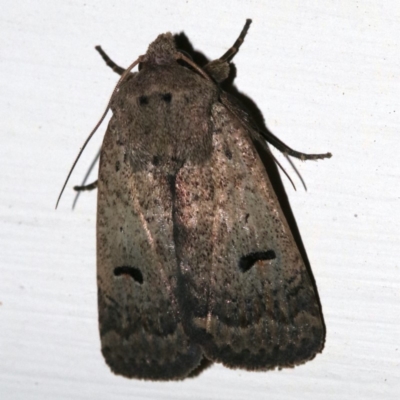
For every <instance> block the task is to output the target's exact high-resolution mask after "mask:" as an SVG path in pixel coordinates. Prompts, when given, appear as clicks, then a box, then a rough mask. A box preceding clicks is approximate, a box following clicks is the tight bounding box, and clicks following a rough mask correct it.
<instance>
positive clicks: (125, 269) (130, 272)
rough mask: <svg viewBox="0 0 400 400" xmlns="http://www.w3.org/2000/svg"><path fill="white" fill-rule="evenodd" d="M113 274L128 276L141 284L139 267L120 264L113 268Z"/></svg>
mask: <svg viewBox="0 0 400 400" xmlns="http://www.w3.org/2000/svg"><path fill="white" fill-rule="evenodd" d="M114 275H115V276H121V275H125V276H130V277H131V278H132V279H133V280H134V281H135V282H137V283H140V284H142V283H143V275H142V273H141V271H140V269H138V268H135V267H129V266H122V267H117V268H114Z"/></svg>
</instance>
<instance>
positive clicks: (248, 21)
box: [219, 19, 251, 62]
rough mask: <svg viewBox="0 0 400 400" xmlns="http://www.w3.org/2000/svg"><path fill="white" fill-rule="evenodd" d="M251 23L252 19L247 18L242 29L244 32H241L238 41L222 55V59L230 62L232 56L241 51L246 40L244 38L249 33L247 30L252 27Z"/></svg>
mask: <svg viewBox="0 0 400 400" xmlns="http://www.w3.org/2000/svg"><path fill="white" fill-rule="evenodd" d="M250 24H251V19H246V23H245V25H244V27H243V29H242V32H240V35H239V37H238V38H237V39H236V42H235V43H234V44H233V46H232V47H231V48H230V49H229V50H228V51H227V52H226V53H225V54H224V55H223V56H222V57H220V58H219V60H220V61H224V62H228V61H230V60H232V58H233V57H234V56H235V55H236V53H237V52H238V51H239V48H240V46H241V45H242V43H243V42H244V38H245V37H246V35H247V32H248V30H249V28H250Z"/></svg>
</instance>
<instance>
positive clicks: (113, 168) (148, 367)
mask: <svg viewBox="0 0 400 400" xmlns="http://www.w3.org/2000/svg"><path fill="white" fill-rule="evenodd" d="M114 124H115V121H114V120H113V119H112V120H111V122H110V125H109V128H108V131H107V133H106V136H105V138H104V143H103V147H102V153H101V160H100V171H99V188H98V216H97V277H98V302H99V323H100V335H101V344H102V352H103V355H104V357H105V359H106V362H107V364H108V365H109V366H110V367H111V369H112V370H113V371H114V372H115V373H117V374H121V375H124V376H127V377H135V378H141V379H152V380H169V379H182V378H184V377H186V376H187V375H188V374H189V373H190V372H191V371H192V370H193V369H194V368H196V367H197V366H198V364H199V363H200V360H201V357H202V354H201V349H200V348H199V346H197V345H196V344H194V343H193V342H192V341H191V340H190V339H189V338H188V337H187V336H186V334H185V333H184V331H183V327H182V323H181V320H180V316H179V310H178V304H177V301H176V298H175V291H176V285H177V282H176V275H177V261H176V256H175V244H174V239H173V223H172V216H171V213H172V203H171V189H170V185H169V182H168V181H167V179H166V178H165V177H164V178H163V177H161V176H159V175H158V176H157V174H154V173H152V172H151V171H150V172H149V171H147V172H146V171H139V172H135V173H134V172H132V168H131V166H130V163H129V160H127V157H126V156H125V151H126V146H125V138H123V137H120V136H119V131H118V130H117V129H115V128H114Z"/></svg>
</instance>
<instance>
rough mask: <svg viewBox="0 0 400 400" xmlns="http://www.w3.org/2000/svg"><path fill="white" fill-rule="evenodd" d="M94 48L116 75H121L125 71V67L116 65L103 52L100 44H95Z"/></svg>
mask: <svg viewBox="0 0 400 400" xmlns="http://www.w3.org/2000/svg"><path fill="white" fill-rule="evenodd" d="M95 49H96V50H97V51H98V52H99V53H100V55H101V58H102V59H103V60H104V61H105V63H106V64H107V65H108V66H109V67H110V68H111V69H112V70H113V71H114V72H116V73H117V74H118V75H122V74H123V73H124V72H125V68H122V67H120V66H119V65H117V64H116V63H115V62H114V61H113V60H111V58H110V57H108V55H107V54H106V53H105V51H104V50H103V49H102V48H101V46H96V47H95Z"/></svg>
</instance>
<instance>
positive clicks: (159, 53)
mask: <svg viewBox="0 0 400 400" xmlns="http://www.w3.org/2000/svg"><path fill="white" fill-rule="evenodd" d="M176 52H177V50H176V45H175V40H174V37H173V35H172V33H170V32H168V33H163V34H161V35H158V37H157V39H156V40H155V41H154V42H153V43H151V44H150V46H149V48H148V49H147V53H146V55H145V56H144V60H143V62H148V63H154V64H158V65H163V64H169V63H171V62H173V61H174V60H175V59H176Z"/></svg>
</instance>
